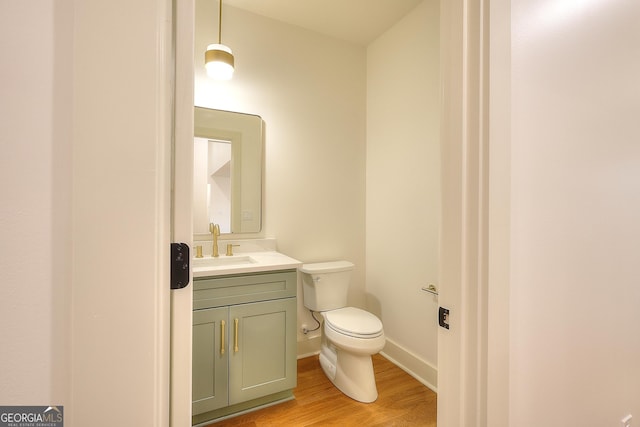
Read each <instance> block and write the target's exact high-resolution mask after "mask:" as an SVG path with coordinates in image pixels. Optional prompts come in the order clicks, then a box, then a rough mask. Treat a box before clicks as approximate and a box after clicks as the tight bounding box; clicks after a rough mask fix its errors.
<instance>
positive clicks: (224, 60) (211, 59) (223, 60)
mask: <svg viewBox="0 0 640 427" xmlns="http://www.w3.org/2000/svg"><path fill="white" fill-rule="evenodd" d="M221 36H222V0H220V12H219V14H218V43H214V44H210V45H209V46H207V51H206V52H205V53H204V66H205V68H206V69H207V75H208V76H209V77H211V78H214V79H217V80H229V79H230V78H231V77H232V76H233V66H234V60H233V52H231V49H230V48H229V47H228V46H225V45H223V44H222V41H221V38H222V37H221Z"/></svg>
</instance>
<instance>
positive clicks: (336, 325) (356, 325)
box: [324, 307, 383, 339]
mask: <svg viewBox="0 0 640 427" xmlns="http://www.w3.org/2000/svg"><path fill="white" fill-rule="evenodd" d="M324 318H325V324H326V326H327V327H329V328H331V329H333V330H334V331H336V332H337V333H340V334H342V335H347V336H350V337H353V338H364V339H367V338H377V337H379V336H380V335H382V333H383V332H382V322H381V321H380V319H378V318H377V317H376V316H375V315H374V314H372V313H369V312H368V311H364V310H361V309H359V308H355V307H344V308H339V309H337V310H331V311H327V312H325V313H324Z"/></svg>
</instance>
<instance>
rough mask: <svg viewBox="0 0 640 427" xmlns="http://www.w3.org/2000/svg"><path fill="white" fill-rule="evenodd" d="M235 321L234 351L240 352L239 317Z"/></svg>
mask: <svg viewBox="0 0 640 427" xmlns="http://www.w3.org/2000/svg"><path fill="white" fill-rule="evenodd" d="M233 322H234V323H235V337H234V341H233V343H234V344H233V351H235V352H236V353H237V352H238V319H235V320H234V321H233Z"/></svg>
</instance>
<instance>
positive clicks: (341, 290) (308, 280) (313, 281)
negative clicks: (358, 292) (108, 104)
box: [300, 261, 353, 311]
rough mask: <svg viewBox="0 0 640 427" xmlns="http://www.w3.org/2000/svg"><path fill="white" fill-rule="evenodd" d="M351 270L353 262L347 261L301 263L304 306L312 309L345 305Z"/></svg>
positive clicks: (318, 309) (319, 309)
mask: <svg viewBox="0 0 640 427" xmlns="http://www.w3.org/2000/svg"><path fill="white" fill-rule="evenodd" d="M352 271H353V264H352V263H350V262H349V261H331V262H318V263H311V264H302V266H301V267H300V272H301V273H302V298H303V303H304V306H305V307H307V308H308V309H310V310H313V311H328V310H335V309H337V308H342V307H346V306H347V293H348V290H349V280H350V279H351V272H352Z"/></svg>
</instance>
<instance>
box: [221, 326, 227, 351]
mask: <svg viewBox="0 0 640 427" xmlns="http://www.w3.org/2000/svg"><path fill="white" fill-rule="evenodd" d="M226 324H227V323H226V322H225V321H224V320H221V321H220V354H224V348H225V347H226V346H225V344H224V343H225V341H226V340H225V339H224V332H225V330H226V329H227V328H226V327H225V326H226Z"/></svg>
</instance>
